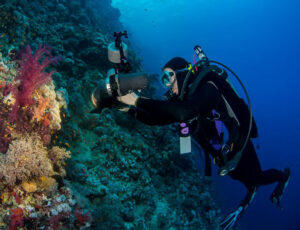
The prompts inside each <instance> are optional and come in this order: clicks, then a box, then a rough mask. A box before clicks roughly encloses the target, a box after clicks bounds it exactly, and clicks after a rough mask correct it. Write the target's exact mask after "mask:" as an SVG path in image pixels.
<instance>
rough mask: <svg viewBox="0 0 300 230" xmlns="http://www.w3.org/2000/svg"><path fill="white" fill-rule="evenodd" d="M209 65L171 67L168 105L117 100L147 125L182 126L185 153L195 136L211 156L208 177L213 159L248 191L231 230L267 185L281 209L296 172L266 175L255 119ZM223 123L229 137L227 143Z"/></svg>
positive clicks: (174, 62) (229, 221) (227, 224)
mask: <svg viewBox="0 0 300 230" xmlns="http://www.w3.org/2000/svg"><path fill="white" fill-rule="evenodd" d="M202 55H203V53H202ZM198 57H199V55H198ZM199 59H200V57H199ZM203 60H204V61H201V62H199V63H200V64H198V65H197V66H196V64H195V65H194V66H193V68H192V71H191V64H189V63H188V62H187V61H186V60H185V59H183V58H180V57H175V58H173V59H171V60H170V61H168V62H167V63H166V64H165V66H164V67H163V74H162V77H161V82H162V84H163V85H164V86H165V87H168V88H169V91H168V92H167V94H166V100H153V99H150V98H144V97H140V96H138V95H136V94H135V93H132V92H131V93H128V94H126V95H124V96H119V97H118V98H117V100H118V101H119V102H122V103H123V104H126V105H128V106H130V107H127V109H123V111H125V112H128V113H129V114H131V115H132V116H134V117H135V118H136V119H137V120H139V121H141V122H143V123H145V124H148V125H168V124H172V123H176V122H179V124H180V127H179V128H180V130H181V132H180V137H181V138H182V140H183V141H182V143H181V144H182V145H183V147H182V146H181V147H180V149H182V150H183V152H184V151H185V152H190V148H189V146H188V145H189V137H190V136H192V138H194V140H195V141H197V142H198V143H199V144H200V145H201V147H202V148H203V150H204V152H205V156H206V167H205V174H206V175H207V176H210V175H211V162H210V157H212V158H213V161H214V163H215V164H216V165H217V166H218V167H219V174H220V175H221V176H225V175H229V176H230V177H231V178H232V179H234V180H238V181H240V182H241V183H243V184H244V185H245V186H246V188H247V191H248V192H247V195H246V196H245V198H244V199H243V200H242V201H241V202H240V204H239V205H238V207H237V208H236V209H235V210H234V211H233V212H231V213H230V214H229V215H228V216H227V217H226V218H225V219H224V220H223V221H222V222H221V227H222V229H224V230H226V229H230V228H231V227H232V226H233V225H234V224H235V223H236V222H237V220H238V219H239V218H240V217H241V215H242V214H243V213H244V211H245V209H246V208H247V207H248V205H249V204H250V203H251V201H252V200H253V198H254V196H255V194H256V191H257V189H258V187H259V186H261V185H268V184H272V183H275V182H278V184H277V186H276V187H275V189H274V191H273V193H272V194H271V197H270V199H271V201H272V202H273V203H275V204H277V205H278V206H279V207H280V208H281V206H280V201H281V196H282V194H283V192H284V190H285V188H286V186H287V184H288V181H289V178H290V169H289V168H286V169H284V171H280V170H277V169H269V170H266V171H262V169H261V166H260V162H259V160H258V157H257V155H256V151H255V148H254V145H253V143H252V141H251V138H256V137H257V136H258V133H257V127H256V124H255V121H254V118H253V117H252V113H251V112H249V108H248V106H247V104H246V103H245V102H244V100H243V99H241V98H240V97H239V96H238V95H237V93H236V91H235V90H234V89H233V87H232V86H231V84H230V83H229V81H228V79H227V77H228V75H227V72H226V71H225V69H223V68H220V67H218V66H216V65H211V64H210V62H209V61H208V59H206V57H204V59H203ZM95 100H96V99H95ZM95 104H97V103H95ZM250 110H251V109H250ZM220 123H221V124H224V126H225V128H226V129H227V132H228V138H227V141H226V142H224V139H225V138H224V132H222V131H221V130H220ZM184 140H185V141H184ZM186 140H188V141H186ZM184 145H187V146H184Z"/></svg>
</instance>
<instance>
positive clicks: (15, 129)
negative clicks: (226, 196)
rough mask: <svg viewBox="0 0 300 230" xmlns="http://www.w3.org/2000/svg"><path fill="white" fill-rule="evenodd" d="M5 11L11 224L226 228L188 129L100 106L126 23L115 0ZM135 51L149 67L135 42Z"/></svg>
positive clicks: (0, 4) (1, 168) (50, 1)
mask: <svg viewBox="0 0 300 230" xmlns="http://www.w3.org/2000/svg"><path fill="white" fill-rule="evenodd" d="M0 14H1V18H0V52H1V53H0V120H1V125H0V204H1V207H0V229H8V228H9V229H18V228H19V227H23V228H24V229H40V228H47V229H219V227H218V221H219V217H220V211H219V209H218V208H217V207H216V204H215V203H214V200H213V197H212V195H211V184H210V181H209V180H208V179H206V178H204V177H203V176H202V175H201V174H200V173H199V172H198V171H197V170H196V168H195V166H194V164H193V161H192V159H191V158H192V156H190V155H186V156H180V155H179V151H178V138H177V134H176V127H174V126H167V127H150V126H146V125H143V124H141V123H139V122H137V121H135V120H134V119H133V118H132V117H130V116H129V115H128V114H126V113H123V112H120V111H118V110H117V109H111V110H109V109H105V110H104V111H103V112H102V113H101V114H100V115H98V114H91V113H90V111H91V110H92V109H93V106H92V103H91V101H90V96H91V92H92V90H93V89H94V87H95V86H96V85H97V82H98V81H99V80H100V79H103V78H104V77H105V74H106V71H107V70H108V69H109V68H111V67H112V64H111V63H110V62H109V61H108V60H107V45H108V44H109V43H110V42H111V41H112V40H113V32H114V31H120V30H121V29H123V28H122V25H121V24H120V23H119V20H118V18H119V16H120V13H119V11H118V10H117V9H115V8H112V7H111V1H109V0H107V1H104V0H103V1H96V0H76V1H75V0H72V1H67V0H47V1H45V0H31V1H27V0H22V1H18V0H10V1H0ZM126 42H127V41H126ZM127 43H128V42H127ZM129 44H130V42H129ZM50 47H51V48H50ZM129 61H130V63H131V65H132V67H133V71H138V70H142V67H141V64H140V61H141V59H140V58H139V57H138V56H136V55H135V53H134V51H133V50H132V49H131V48H130V46H129ZM148 94H149V91H148Z"/></svg>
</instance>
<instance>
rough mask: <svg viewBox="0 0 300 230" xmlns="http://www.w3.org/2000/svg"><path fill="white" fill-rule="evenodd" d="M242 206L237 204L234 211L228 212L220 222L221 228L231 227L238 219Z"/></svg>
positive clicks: (225, 229)
mask: <svg viewBox="0 0 300 230" xmlns="http://www.w3.org/2000/svg"><path fill="white" fill-rule="evenodd" d="M243 211H244V208H243V207H242V206H239V207H238V208H237V209H236V210H235V211H234V212H232V213H230V214H229V215H228V216H227V217H226V218H224V219H223V220H222V222H221V229H222V230H228V229H231V228H232V227H233V226H234V225H235V223H236V222H237V221H238V219H239V218H240V217H241V215H242V213H243Z"/></svg>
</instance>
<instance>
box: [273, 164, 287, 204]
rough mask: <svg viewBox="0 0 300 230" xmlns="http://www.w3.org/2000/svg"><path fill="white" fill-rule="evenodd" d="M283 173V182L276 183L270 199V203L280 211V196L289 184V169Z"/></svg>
mask: <svg viewBox="0 0 300 230" xmlns="http://www.w3.org/2000/svg"><path fill="white" fill-rule="evenodd" d="M283 173H284V180H283V181H280V182H278V184H277V186H276V187H275V189H274V191H273V193H272V194H271V197H270V199H271V202H272V203H274V204H276V205H278V207H279V208H280V209H281V210H282V209H283V208H282V207H281V205H280V201H281V197H282V194H283V192H284V190H285V189H286V187H287V185H288V183H289V180H290V176H291V170H290V169H289V168H286V169H284V171H283Z"/></svg>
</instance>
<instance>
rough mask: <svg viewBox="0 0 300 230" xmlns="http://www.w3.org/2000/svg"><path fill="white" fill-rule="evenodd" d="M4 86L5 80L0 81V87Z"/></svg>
mask: <svg viewBox="0 0 300 230" xmlns="http://www.w3.org/2000/svg"><path fill="white" fill-rule="evenodd" d="M4 87H5V81H0V89H1V88H4Z"/></svg>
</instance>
